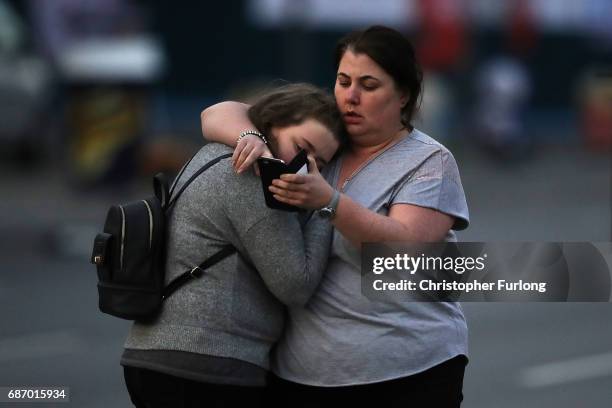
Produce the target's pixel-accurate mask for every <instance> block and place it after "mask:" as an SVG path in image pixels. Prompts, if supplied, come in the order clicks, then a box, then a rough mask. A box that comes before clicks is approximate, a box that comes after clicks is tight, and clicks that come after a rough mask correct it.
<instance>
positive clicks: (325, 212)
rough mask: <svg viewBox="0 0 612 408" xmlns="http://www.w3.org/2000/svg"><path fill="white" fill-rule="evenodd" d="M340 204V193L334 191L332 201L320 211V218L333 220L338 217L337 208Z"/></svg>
mask: <svg viewBox="0 0 612 408" xmlns="http://www.w3.org/2000/svg"><path fill="white" fill-rule="evenodd" d="M339 202H340V192H339V191H338V190H335V189H334V194H333V195H332V198H331V201H330V202H329V204H327V205H326V206H325V207H323V208H321V209H320V210H319V216H320V217H322V218H328V219H332V218H334V216H335V215H336V208H338V203H339Z"/></svg>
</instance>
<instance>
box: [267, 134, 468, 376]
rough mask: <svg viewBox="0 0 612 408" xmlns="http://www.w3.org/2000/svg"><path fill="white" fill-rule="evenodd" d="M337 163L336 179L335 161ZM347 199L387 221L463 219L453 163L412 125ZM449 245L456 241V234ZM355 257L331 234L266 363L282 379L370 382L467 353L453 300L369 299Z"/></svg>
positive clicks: (461, 224) (463, 223)
mask: <svg viewBox="0 0 612 408" xmlns="http://www.w3.org/2000/svg"><path fill="white" fill-rule="evenodd" d="M340 160H341V159H340ZM333 166H334V167H333V168H332V169H330V170H331V171H330V177H331V179H332V180H331V181H332V182H334V183H335V182H336V181H337V176H338V172H339V168H340V166H341V162H340V161H338V162H336V163H334V164H333ZM343 193H344V194H347V195H348V196H349V197H351V198H352V199H353V200H355V201H357V202H358V203H359V204H361V205H363V206H365V207H367V208H369V209H370V210H373V211H376V212H377V213H379V214H383V215H387V214H388V211H389V208H390V207H391V206H392V205H393V204H399V203H405V204H415V205H419V206H423V207H428V208H434V209H437V210H439V211H442V212H444V213H447V214H450V215H452V216H454V217H455V220H456V221H455V224H454V227H453V228H454V229H463V228H466V227H467V225H468V222H469V221H468V209H467V204H466V201H465V195H464V192H463V187H462V186H461V180H460V177H459V171H458V169H457V164H456V162H455V159H454V157H453V156H452V154H451V153H450V152H449V151H448V150H447V149H446V148H445V147H444V146H442V145H441V144H440V143H438V142H436V141H435V140H433V139H432V138H430V137H429V136H427V135H425V134H424V133H422V132H419V131H418V130H416V129H415V130H413V131H412V132H411V133H410V134H407V136H406V137H405V138H404V139H402V140H401V141H399V142H398V143H396V144H395V145H393V146H392V147H390V148H389V149H387V150H385V151H384V152H383V153H381V154H380V155H378V156H377V157H376V158H374V159H372V160H371V161H370V162H369V163H367V164H366V165H365V166H364V167H362V169H361V170H360V171H359V172H358V173H357V174H355V175H354V176H353V177H352V178H351V179H350V181H349V182H348V183H346V184H345V185H344V187H343ZM447 240H455V235H454V232H452V231H451V232H449V234H448V236H447ZM360 261H361V254H360V251H359V250H358V249H357V248H355V247H354V246H353V245H352V244H351V243H350V242H349V241H348V240H346V239H345V238H344V237H343V236H342V234H341V233H340V232H339V231H337V230H335V231H334V238H333V244H332V253H331V256H330V260H329V264H328V267H327V270H326V273H325V274H324V276H323V280H322V282H321V284H320V285H319V287H318V288H317V291H316V292H315V294H314V295H313V297H312V298H311V299H310V301H309V302H308V303H307V304H306V306H305V307H293V308H290V310H289V319H288V322H287V326H286V329H285V333H284V336H283V337H282V339H281V340H280V342H279V343H278V345H277V348H276V350H275V353H274V355H273V360H272V369H273V371H274V372H275V373H276V374H277V375H278V376H280V377H282V378H285V379H287V380H290V381H294V382H298V383H302V384H309V385H316V386H344V385H357V384H367V383H373V382H379V381H385V380H390V379H394V378H400V377H404V376H408V375H411V374H415V373H418V372H421V371H423V370H426V369H428V368H431V367H433V366H435V365H437V364H439V363H441V362H443V361H446V360H448V359H450V358H452V357H454V356H456V355H460V354H464V355H467V325H466V322H465V318H464V316H463V312H462V310H461V307H460V305H459V304H458V303H442V302H427V303H425V302H410V301H405V300H403V299H402V298H401V297H391V296H390V297H389V298H388V299H387V298H385V299H382V300H381V299H377V300H371V299H369V298H367V297H365V296H364V295H363V294H362V292H361V274H360Z"/></svg>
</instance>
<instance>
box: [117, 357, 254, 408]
mask: <svg viewBox="0 0 612 408" xmlns="http://www.w3.org/2000/svg"><path fill="white" fill-rule="evenodd" d="M123 373H124V375H125V384H126V386H127V389H128V392H129V393H130V398H131V399H132V403H133V404H134V406H135V407H137V408H166V407H167V408H196V407H198V408H200V407H202V408H208V407H210V408H226V407H227V408H233V407H249V408H259V407H262V406H263V405H262V398H263V394H264V388H263V387H242V386H237V385H218V384H208V383H203V382H198V381H191V380H187V379H184V378H180V377H175V376H172V375H168V374H162V373H158V372H156V371H151V370H146V369H143V368H135V367H124V368H123Z"/></svg>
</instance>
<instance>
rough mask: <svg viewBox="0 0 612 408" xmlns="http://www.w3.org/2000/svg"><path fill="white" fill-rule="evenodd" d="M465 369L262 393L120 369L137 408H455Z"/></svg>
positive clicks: (274, 386)
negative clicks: (366, 382)
mask: <svg viewBox="0 0 612 408" xmlns="http://www.w3.org/2000/svg"><path fill="white" fill-rule="evenodd" d="M466 364H467V358H466V357H465V356H457V357H455V358H452V359H450V360H448V361H445V362H443V363H441V364H439V365H437V366H434V367H432V368H430V369H428V370H426V371H423V372H422V373H418V374H415V375H411V376H408V377H403V378H399V379H396V380H390V381H384V382H380V383H375V384H367V385H354V386H348V387H312V386H308V385H302V384H297V383H294V382H291V381H286V380H283V379H281V378H278V377H276V376H274V375H272V376H271V377H270V384H269V386H268V387H267V388H261V387H241V386H232V385H216V384H208V383H202V382H198V381H191V380H187V379H184V378H179V377H174V376H171V375H167V374H162V373H158V372H155V371H150V370H146V369H141V368H134V367H124V374H125V383H126V385H127V389H128V392H129V394H130V398H131V399H132V403H133V404H134V406H135V407H137V408H166V407H172V408H192V407H193V408H195V407H202V408H207V407H214V408H226V407H228V408H233V407H249V408H251V407H252V408H258V407H274V408H276V407H278V408H281V407H282V408H286V407H292V408H293V407H295V408H315V407H316V408H340V407H345V406H350V407H351V408H360V407H364V408H372V407H377V406H380V407H385V408H395V407H401V408H419V407H435V408H455V407H459V406H460V405H461V401H462V400H463V394H462V389H463V374H464V371H465V366H466Z"/></svg>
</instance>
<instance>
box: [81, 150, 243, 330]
mask: <svg viewBox="0 0 612 408" xmlns="http://www.w3.org/2000/svg"><path fill="white" fill-rule="evenodd" d="M194 157H195V156H194ZM228 157H231V154H229V153H228V154H224V155H222V156H219V157H217V158H215V159H213V160H211V161H210V162H208V163H206V164H205V165H204V166H202V168H200V169H199V170H198V171H197V172H195V174H194V175H193V176H191V177H190V178H189V180H187V181H186V182H185V184H183V186H182V187H181V189H180V190H179V191H178V192H177V193H176V195H175V196H174V197H172V193H173V191H174V187H176V184H177V182H176V181H175V183H174V185H173V186H172V191H169V190H168V182H167V179H166V177H165V176H164V175H163V174H161V173H159V174H157V175H156V176H155V177H154V178H153V187H154V192H155V195H154V196H153V197H149V198H146V199H144V200H140V201H134V202H130V203H127V204H123V205H114V206H112V207H111V208H110V209H109V210H108V214H107V215H106V222H105V223H104V232H103V233H100V234H98V235H97V236H96V238H95V240H94V245H93V252H92V255H91V262H92V263H94V264H95V265H96V268H97V272H98V295H99V307H100V310H101V311H102V312H104V313H108V314H110V315H113V316H117V317H121V318H123V319H128V320H140V321H144V320H150V319H153V318H155V317H156V316H157V315H158V313H159V311H160V310H161V306H162V303H163V301H164V300H165V299H167V298H168V296H170V295H171V294H172V293H174V291H176V290H177V289H178V288H180V287H181V286H183V285H184V284H186V283H187V282H189V281H190V280H192V279H194V278H198V277H199V276H201V275H202V273H203V271H204V270H205V269H206V268H208V267H211V266H212V265H214V264H216V263H217V262H219V261H221V260H222V259H224V258H226V257H227V256H229V255H231V254H232V253H234V252H235V251H236V249H235V248H234V247H233V246H231V245H228V246H227V247H225V248H223V249H221V250H220V251H218V252H217V253H215V254H214V255H212V256H211V257H210V258H208V259H207V260H205V261H204V262H202V263H201V264H200V265H197V266H194V267H193V268H192V269H190V270H188V271H185V272H184V273H182V274H181V275H179V276H178V277H176V278H175V279H173V280H172V281H171V282H170V283H169V284H168V286H166V287H164V276H165V271H164V267H165V263H166V254H165V246H166V231H165V227H166V216H167V215H168V214H169V213H170V210H171V209H172V207H173V206H174V204H175V203H176V200H177V199H178V198H179V197H180V195H181V194H182V193H183V191H185V188H187V186H189V184H191V182H192V181H193V180H195V179H196V178H197V177H198V176H199V175H200V174H202V172H204V171H205V170H206V169H208V168H209V167H211V166H213V165H215V164H216V163H218V162H219V161H220V160H222V159H225V158H228ZM192 160H193V158H192ZM190 162H191V160H190V161H189V162H188V163H187V164H186V165H185V166H184V167H183V170H181V172H180V173H179V175H178V176H177V177H176V180H177V181H178V179H179V178H180V177H181V175H182V174H183V172H184V171H185V169H186V168H187V166H188V165H189V163H190ZM170 197H172V199H170Z"/></svg>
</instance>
